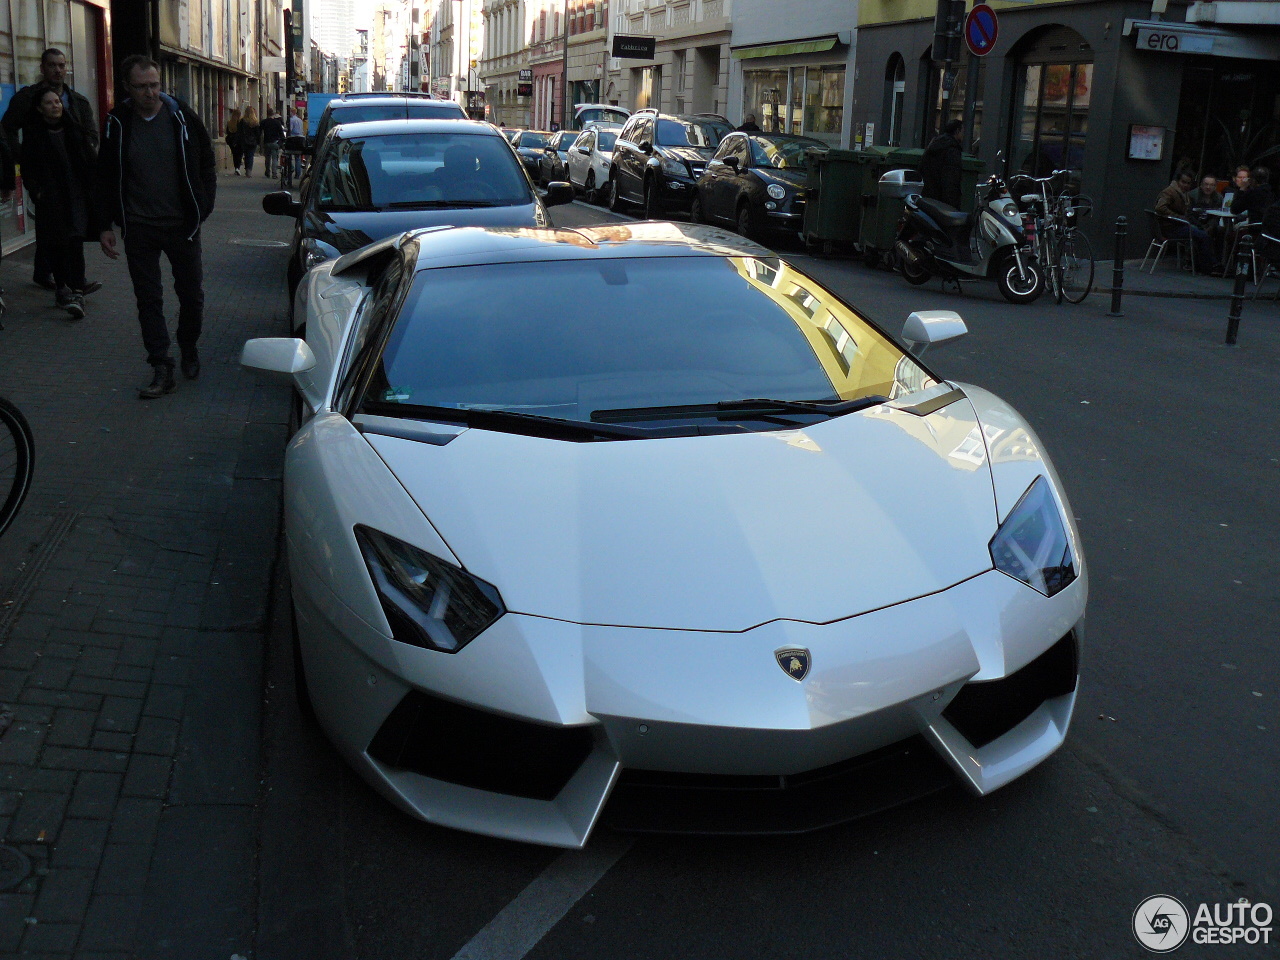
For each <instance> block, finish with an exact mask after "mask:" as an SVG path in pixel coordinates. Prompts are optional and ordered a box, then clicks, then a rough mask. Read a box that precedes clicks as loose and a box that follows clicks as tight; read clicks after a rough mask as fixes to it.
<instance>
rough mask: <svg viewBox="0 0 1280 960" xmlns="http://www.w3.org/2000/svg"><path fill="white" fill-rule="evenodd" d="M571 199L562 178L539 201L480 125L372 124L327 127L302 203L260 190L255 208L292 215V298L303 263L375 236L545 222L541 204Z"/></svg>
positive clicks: (493, 131) (493, 134) (494, 135)
mask: <svg viewBox="0 0 1280 960" xmlns="http://www.w3.org/2000/svg"><path fill="white" fill-rule="evenodd" d="M572 200H573V188H572V187H570V186H569V185H568V184H567V183H561V184H552V185H551V188H550V189H549V190H548V191H547V195H546V197H545V198H541V199H540V198H539V197H538V195H537V193H536V191H535V190H534V189H533V185H532V184H531V183H530V182H529V178H528V176H527V174H526V173H525V171H524V170H523V169H522V168H521V165H520V164H519V163H518V162H517V161H516V158H515V157H514V156H512V154H511V148H510V147H509V146H508V145H507V144H505V143H504V142H503V139H502V134H500V133H499V132H498V130H497V128H495V127H492V126H490V125H489V124H487V123H477V122H475V121H473V120H379V121H373V122H369V123H353V124H343V125H340V126H337V127H334V128H332V129H331V130H330V132H329V135H328V136H327V137H326V139H325V142H324V145H323V146H322V147H321V149H320V153H319V155H318V157H317V159H316V163H315V165H314V168H313V170H312V177H311V185H310V187H309V189H307V190H306V191H305V192H304V193H303V195H302V199H301V200H294V199H293V196H292V194H290V193H289V192H288V191H280V192H276V193H268V194H267V195H266V196H264V197H263V198H262V208H263V210H265V211H266V212H267V213H270V214H277V215H283V216H291V217H294V218H296V223H295V224H294V228H293V241H292V250H291V252H290V256H289V265H288V268H287V280H288V285H289V295H290V299H291V300H292V297H293V294H294V291H295V290H296V289H297V286H298V283H299V282H300V281H301V279H302V276H303V275H304V274H305V273H306V272H307V271H308V270H310V269H311V268H312V267H314V266H315V265H317V264H319V263H323V262H324V261H325V260H330V259H333V258H335V257H338V256H341V255H342V254H344V253H347V252H348V251H351V250H355V249H357V248H358V247H362V246H364V245H365V244H367V243H371V242H373V241H374V240H380V239H381V238H383V237H387V236H392V235H397V234H400V233H403V232H404V231H405V230H411V229H413V228H415V227H425V226H431V225H434V224H452V225H465V224H485V225H492V226H512V227H517V226H519V227H541V226H546V225H547V223H548V220H547V214H546V207H547V206H553V205H555V204H557V203H568V202H570V201H572ZM296 317H297V314H295V318H296Z"/></svg>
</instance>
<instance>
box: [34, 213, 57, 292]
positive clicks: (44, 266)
mask: <svg viewBox="0 0 1280 960" xmlns="http://www.w3.org/2000/svg"><path fill="white" fill-rule="evenodd" d="M48 234H49V231H48V230H41V229H40V219H39V217H37V218H36V262H35V264H34V269H33V270H32V279H34V280H40V279H42V278H44V277H47V276H49V275H50V274H51V273H53V261H54V254H53V250H52V247H53V244H52V243H50V241H49V240H48V239H47V237H48Z"/></svg>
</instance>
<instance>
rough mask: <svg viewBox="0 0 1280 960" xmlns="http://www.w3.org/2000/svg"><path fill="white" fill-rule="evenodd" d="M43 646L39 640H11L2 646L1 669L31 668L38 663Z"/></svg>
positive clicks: (0, 653) (0, 654) (0, 648)
mask: <svg viewBox="0 0 1280 960" xmlns="http://www.w3.org/2000/svg"><path fill="white" fill-rule="evenodd" d="M43 646H44V644H42V643H40V641H38V640H10V641H9V642H8V643H6V644H5V645H4V646H3V647H0V669H5V670H30V669H31V668H32V667H34V666H35V665H36V660H38V659H39V657H40V653H41V650H42V648H43Z"/></svg>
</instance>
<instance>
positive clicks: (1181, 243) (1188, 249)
mask: <svg viewBox="0 0 1280 960" xmlns="http://www.w3.org/2000/svg"><path fill="white" fill-rule="evenodd" d="M1142 212H1143V213H1145V214H1146V215H1147V219H1148V221H1149V222H1150V223H1151V242H1150V243H1149V244H1147V252H1146V255H1145V256H1144V257H1143V258H1142V266H1140V267H1138V272H1139V273H1141V272H1142V271H1143V270H1145V269H1146V266H1147V261H1148V260H1150V259H1151V255H1152V254H1153V253H1154V254H1155V260H1153V261H1152V263H1151V270H1150V272H1151V273H1155V272H1156V267H1157V266H1159V265H1160V258H1161V257H1163V256H1164V250H1165V247H1167V246H1169V244H1173V250H1174V253H1176V254H1177V257H1178V265H1179V266H1181V265H1182V262H1183V258H1184V257H1185V258H1186V259H1187V260H1189V261H1190V263H1191V272H1192V273H1195V272H1196V251H1195V245H1194V244H1192V242H1191V230H1190V227H1191V222H1190V221H1189V220H1183V219H1182V218H1181V217H1165V216H1161V215H1160V214H1158V213H1156V212H1155V211H1154V210H1144V211H1142ZM1176 224H1184V225H1185V226H1186V227H1187V228H1188V229H1187V236H1185V237H1181V238H1177V237H1169V236H1165V231H1166V230H1168V229H1169V228H1171V227H1173V226H1175V225H1176Z"/></svg>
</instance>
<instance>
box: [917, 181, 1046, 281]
mask: <svg viewBox="0 0 1280 960" xmlns="http://www.w3.org/2000/svg"><path fill="white" fill-rule="evenodd" d="M894 253H895V255H896V259H897V262H898V269H899V270H900V271H901V273H902V276H903V277H904V278H905V279H906V281H907V282H908V283H912V284H921V283H925V282H927V281H928V280H929V278H930V277H941V278H942V279H944V280H955V281H957V282H958V281H960V280H962V279H969V280H994V281H995V282H996V286H998V287H999V288H1000V293H1001V295H1002V296H1003V297H1004V298H1005V299H1006V300H1008V301H1009V302H1010V303H1032V302H1034V301H1035V300H1036V299H1038V298H1039V296H1040V294H1041V293H1043V292H1044V272H1043V271H1042V270H1041V268H1040V264H1039V263H1038V262H1037V260H1036V256H1035V251H1034V248H1033V247H1032V245H1031V244H1030V243H1029V242H1028V240H1027V237H1026V234H1025V232H1024V230H1023V225H1022V214H1021V213H1020V212H1019V210H1018V206H1017V204H1015V203H1014V202H1013V199H1012V198H1011V197H1010V196H1009V191H1008V189H1007V188H1006V186H1005V182H1004V180H1002V179H1001V178H1000V177H999V176H998V175H996V174H992V176H991V179H990V180H988V181H987V182H986V183H983V184H979V185H978V187H977V192H976V202H975V204H974V210H973V213H964V212H962V211H960V210H957V209H955V208H954V207H952V206H950V205H948V204H945V203H939V202H938V201H937V200H930V199H928V198H926V197H922V196H920V195H918V194H913V195H912V196H909V197H907V199H906V203H905V209H904V210H903V214H902V222H901V224H900V225H899V227H898V240H897V242H896V243H895V244H894Z"/></svg>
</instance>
